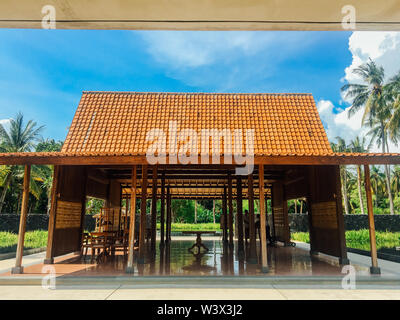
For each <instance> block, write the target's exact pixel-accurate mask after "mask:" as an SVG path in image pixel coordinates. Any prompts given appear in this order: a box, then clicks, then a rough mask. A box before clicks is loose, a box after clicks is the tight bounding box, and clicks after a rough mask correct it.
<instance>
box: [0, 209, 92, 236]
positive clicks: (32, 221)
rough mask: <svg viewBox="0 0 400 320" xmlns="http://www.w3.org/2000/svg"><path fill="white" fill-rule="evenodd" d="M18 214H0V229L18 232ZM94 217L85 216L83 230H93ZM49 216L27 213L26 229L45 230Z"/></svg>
mask: <svg viewBox="0 0 400 320" xmlns="http://www.w3.org/2000/svg"><path fill="white" fill-rule="evenodd" d="M19 217H20V216H19V214H5V213H2V214H0V231H9V232H13V233H18V230H19ZM95 221H96V219H95V218H93V217H92V216H90V215H86V216H85V228H84V229H85V230H88V231H93V230H94V227H95ZM48 226H49V217H48V216H47V215H46V214H33V213H32V214H28V217H27V220H26V231H32V230H47V229H48Z"/></svg>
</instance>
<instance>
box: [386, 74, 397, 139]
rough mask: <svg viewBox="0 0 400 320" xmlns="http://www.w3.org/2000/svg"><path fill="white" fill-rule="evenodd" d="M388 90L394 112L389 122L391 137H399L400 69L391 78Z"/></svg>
mask: <svg viewBox="0 0 400 320" xmlns="http://www.w3.org/2000/svg"><path fill="white" fill-rule="evenodd" d="M387 90H388V92H389V94H390V97H391V99H392V108H393V114H392V116H391V117H390V120H389V123H388V130H389V135H390V138H391V139H392V140H393V139H397V138H398V137H399V135H400V71H399V73H398V74H397V75H396V76H394V77H393V78H392V79H390V82H389V83H388V84H387Z"/></svg>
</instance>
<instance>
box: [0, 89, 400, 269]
mask: <svg viewBox="0 0 400 320" xmlns="http://www.w3.org/2000/svg"><path fill="white" fill-rule="evenodd" d="M171 122H175V123H176V124H177V130H179V131H181V132H182V130H184V129H190V130H192V131H190V132H192V133H193V132H198V133H199V134H200V131H201V130H202V129H217V130H224V129H227V130H228V131H230V132H234V130H237V129H242V130H246V129H247V130H254V158H253V160H254V170H252V171H250V172H249V173H248V174H247V175H245V176H243V175H237V174H236V171H235V168H237V167H238V166H243V163H241V164H238V163H236V162H235V161H233V162H232V163H226V162H225V163H224V162H223V160H224V156H225V154H224V155H223V156H221V157H220V158H219V163H215V162H214V163H211V161H210V163H204V161H203V162H202V161H201V159H203V160H204V158H202V157H201V156H202V154H201V153H200V152H198V153H196V156H195V159H196V161H193V162H195V163H193V162H192V163H182V162H181V160H182V159H178V160H177V161H174V160H171V159H174V158H173V157H170V156H172V155H174V154H175V153H176V152H177V150H179V148H180V147H182V146H183V145H185V143H186V142H185V141H184V140H185V139H182V141H179V138H178V141H177V145H176V146H175V147H176V148H178V149H176V148H175V149H171V145H168V146H167V147H166V149H165V153H166V155H167V157H166V161H165V163H157V164H151V163H149V162H148V159H147V158H146V152H147V151H148V149H149V146H150V145H151V142H150V141H149V140H148V139H146V136H147V135H148V133H149V131H151V130H153V129H159V130H161V131H162V132H165V133H166V136H165V138H166V139H167V140H168V141H169V140H170V139H176V136H174V134H173V133H171ZM186 133H187V131H186ZM174 137H175V138H174ZM181 138H182V137H181ZM224 139H227V138H226V136H224V137H223V138H221V140H222V141H223V142H224V143H223V144H222V145H223V146H224V145H226V144H227V140H224ZM199 140H200V139H199ZM242 140H243V141H240V143H239V144H240V146H239V147H242V150H245V145H246V146H247V145H248V144H249V142H248V141H245V139H242ZM194 145H195V146H197V147H198V148H197V149H196V150H201V146H200V141H196V142H195V143H194ZM196 152H197V151H196ZM210 154H211V153H210ZM210 158H211V155H210ZM210 158H209V160H210ZM192 160H193V159H192ZM387 163H390V164H393V163H400V154H354V153H353V154H348V153H346V154H339V153H334V152H332V150H331V147H330V144H329V142H328V139H327V136H326V133H325V131H324V128H323V125H322V122H321V120H320V118H319V114H318V111H317V108H316V105H315V102H314V99H313V97H312V95H310V94H211V93H136V92H84V93H83V94H82V98H81V101H80V103H79V106H78V109H77V111H76V114H75V116H74V119H73V121H72V124H71V127H70V130H69V133H68V136H67V138H66V140H65V143H64V146H63V148H62V151H61V152H50V153H16V154H14V153H8V154H0V164H6V165H24V166H25V177H24V187H23V190H24V192H23V200H22V202H23V203H22V206H21V219H20V231H19V240H18V248H17V258H16V266H15V268H13V273H22V272H23V267H22V252H23V244H24V234H25V223H26V216H27V208H28V206H27V202H28V195H29V176H30V167H31V165H40V164H47V165H54V179H53V188H52V193H51V211H50V219H49V236H48V245H47V253H46V260H45V263H53V261H54V257H56V256H59V255H62V254H66V253H70V252H76V251H79V249H80V246H81V239H82V232H83V221H84V219H83V218H84V214H85V205H84V204H85V201H86V197H88V196H91V197H96V198H101V199H104V200H106V206H107V207H108V208H117V207H120V206H121V199H122V198H125V199H129V203H130V205H129V207H130V208H136V199H137V198H138V197H140V199H141V210H140V224H139V230H135V223H134V221H135V220H134V219H135V215H136V212H135V211H136V210H134V209H132V210H131V212H133V213H134V214H132V213H131V214H130V229H129V254H128V263H127V272H132V270H133V266H134V261H135V259H134V256H135V255H136V254H135V253H134V239H135V235H137V234H138V235H139V237H138V238H139V254H138V256H137V259H136V261H137V262H138V263H143V259H141V257H142V254H143V251H144V237H145V232H146V207H145V206H146V201H145V200H146V199H152V204H153V205H152V212H151V223H150V224H151V226H150V229H151V248H152V250H154V249H155V243H156V241H155V239H156V219H157V212H156V205H155V204H156V202H157V201H158V200H160V201H161V212H160V221H161V241H160V243H161V245H163V244H164V243H165V242H169V241H170V240H171V228H170V225H171V199H178V198H188V199H205V198H206V199H207V198H208V199H223V216H224V221H225V226H224V227H225V228H224V237H223V239H224V241H225V242H226V243H227V244H228V245H231V246H233V245H234V230H233V219H234V210H233V208H234V206H233V202H234V201H237V210H236V216H237V219H236V223H237V224H239V226H241V225H242V224H243V212H242V211H243V208H242V200H243V199H248V200H249V211H250V212H249V220H250V252H251V253H252V254H253V255H256V254H257V252H256V250H255V246H256V237H255V227H254V199H259V201H260V220H261V235H262V236H261V244H260V246H261V250H260V252H261V253H260V255H261V261H262V270H263V271H264V272H267V271H268V264H267V250H268V249H267V244H266V218H267V212H266V211H267V210H266V205H265V203H266V199H267V198H271V201H272V226H271V229H272V230H273V232H274V234H275V236H276V238H277V239H278V240H279V241H280V242H282V243H283V244H288V243H289V242H290V229H289V222H288V210H287V200H289V199H296V198H300V197H301V198H306V199H307V206H308V216H309V229H310V246H311V254H317V253H318V252H321V253H326V254H329V255H332V256H336V257H338V258H339V261H340V263H342V264H347V263H348V259H347V252H346V240H345V229H344V222H343V212H342V197H341V185H340V177H339V166H340V165H356V164H357V165H364V168H365V188H366V194H367V205H368V216H369V226H370V236H371V253H372V254H371V257H372V267H371V272H372V273H379V268H378V265H377V257H376V245H375V233H374V232H375V231H374V219H373V207H372V197H371V186H370V180H369V179H370V178H369V165H370V164H387ZM138 214H139V213H138ZM238 230H239V232H238V234H237V245H238V247H239V249H241V248H243V232H242V231H241V230H243V228H240V227H239V228H238Z"/></svg>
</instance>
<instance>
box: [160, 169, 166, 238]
mask: <svg viewBox="0 0 400 320" xmlns="http://www.w3.org/2000/svg"><path fill="white" fill-rule="evenodd" d="M164 224H165V173H163V174H162V178H161V207H160V238H161V239H160V246H163V245H164V236H165V233H164V230H165V229H164V227H165V226H164Z"/></svg>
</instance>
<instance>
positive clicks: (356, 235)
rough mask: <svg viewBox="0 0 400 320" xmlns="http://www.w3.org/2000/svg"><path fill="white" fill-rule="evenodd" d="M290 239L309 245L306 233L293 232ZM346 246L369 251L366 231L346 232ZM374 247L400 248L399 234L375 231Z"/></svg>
mask: <svg viewBox="0 0 400 320" xmlns="http://www.w3.org/2000/svg"><path fill="white" fill-rule="evenodd" d="M292 239H293V240H296V241H302V242H306V243H310V237H309V234H308V232H294V233H292ZM346 245H347V247H349V248H354V249H361V250H367V251H369V250H370V243H369V231H368V229H362V230H352V231H346ZM376 246H377V249H381V248H394V247H398V246H400V232H382V231H376Z"/></svg>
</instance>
